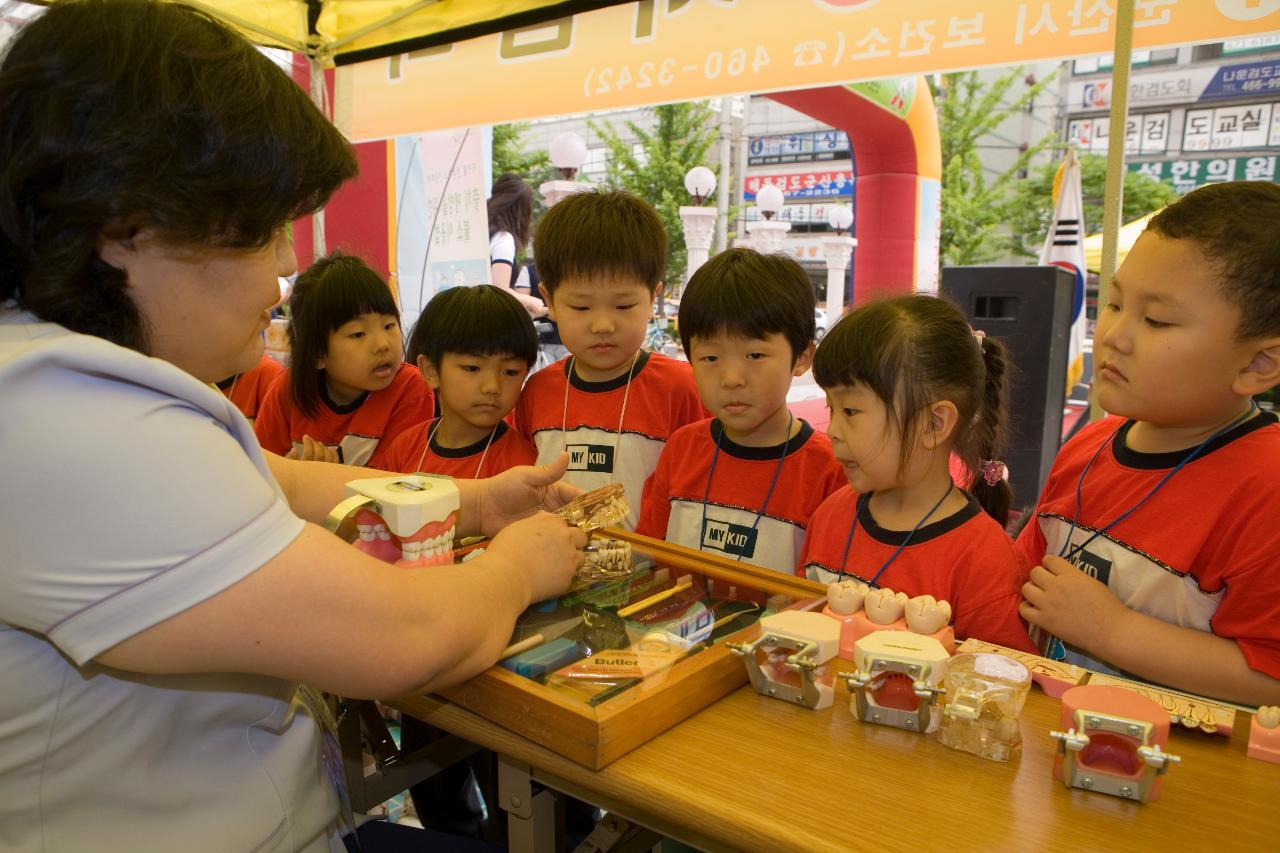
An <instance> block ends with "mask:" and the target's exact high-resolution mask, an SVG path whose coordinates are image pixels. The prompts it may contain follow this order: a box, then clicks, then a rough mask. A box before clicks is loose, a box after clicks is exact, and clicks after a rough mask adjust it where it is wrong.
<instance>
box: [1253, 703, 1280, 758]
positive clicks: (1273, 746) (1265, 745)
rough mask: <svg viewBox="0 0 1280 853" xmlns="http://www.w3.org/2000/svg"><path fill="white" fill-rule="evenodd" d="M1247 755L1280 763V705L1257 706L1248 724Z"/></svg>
mask: <svg viewBox="0 0 1280 853" xmlns="http://www.w3.org/2000/svg"><path fill="white" fill-rule="evenodd" d="M1249 757H1250V758H1257V759H1258V760H1260V761H1270V762H1272V763H1273V764H1280V706H1276V705H1263V706H1262V707H1260V708H1258V713H1257V714H1255V715H1254V717H1253V721H1252V722H1251V723H1250V724H1249Z"/></svg>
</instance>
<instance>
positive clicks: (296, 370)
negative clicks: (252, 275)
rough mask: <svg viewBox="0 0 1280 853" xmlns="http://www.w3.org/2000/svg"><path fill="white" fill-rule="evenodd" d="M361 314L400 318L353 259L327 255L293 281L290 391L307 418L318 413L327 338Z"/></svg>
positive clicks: (383, 287) (379, 283)
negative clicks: (322, 365)
mask: <svg viewBox="0 0 1280 853" xmlns="http://www.w3.org/2000/svg"><path fill="white" fill-rule="evenodd" d="M362 314H387V315H390V316H392V317H395V318H396V321H397V322H399V319H400V309H399V308H397V307H396V300H395V298H394V297H393V296H392V295H391V288H389V287H388V286H387V283H386V282H385V281H383V280H382V276H380V275H378V274H377V273H376V272H374V271H373V270H372V269H370V268H369V265H368V264H366V263H365V262H364V261H362V260H361V259H360V258H357V257H355V256H354V255H344V254H342V253H341V252H334V253H332V254H330V255H327V256H325V257H323V258H321V259H320V260H318V261H316V262H315V263H313V264H312V265H311V266H310V267H309V268H308V269H307V271H306V272H304V273H303V274H302V275H300V276H298V280H297V281H295V282H294V283H293V292H292V293H291V294H290V295H289V348H290V354H289V365H290V369H289V390H290V393H291V395H292V396H293V404H294V405H295V406H297V407H298V409H299V410H301V411H302V413H303V414H304V415H306V416H307V417H309V418H310V417H315V415H316V413H317V412H318V411H319V409H320V383H321V382H322V381H324V371H323V370H320V369H319V368H318V367H317V365H318V364H319V363H320V359H322V358H324V357H325V353H326V352H327V351H328V349H329V335H330V334H332V333H333V332H334V331H335V330H337V329H338V327H340V326H342V325H343V324H344V323H347V322H350V321H351V320H354V319H355V318H357V317H359V316H360V315H362Z"/></svg>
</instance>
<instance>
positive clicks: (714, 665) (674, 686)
mask: <svg viewBox="0 0 1280 853" xmlns="http://www.w3.org/2000/svg"><path fill="white" fill-rule="evenodd" d="M604 534H605V535H607V536H609V537H610V538H615V539H619V540H622V541H625V542H630V543H631V545H632V548H633V550H634V554H635V560H636V562H637V563H640V564H644V565H648V561H647V560H646V559H645V558H646V557H647V558H650V559H651V560H652V563H653V565H654V569H652V570H649V571H652V572H654V574H660V572H661V570H662V569H664V568H665V569H666V570H667V578H668V580H669V581H670V583H669V584H668V585H667V587H666V588H667V589H669V588H671V586H674V585H677V584H679V583H681V582H682V580H683V578H684V577H686V576H688V577H689V578H690V581H691V583H692V584H693V587H692V590H693V593H698V594H700V595H701V598H700V599H699V601H700V602H706V603H707V606H709V607H710V608H712V609H711V610H710V613H711V614H712V616H714V614H715V613H716V611H715V610H714V608H715V607H722V606H724V605H725V604H727V603H728V602H729V601H730V600H731V601H732V603H733V604H734V605H736V606H741V605H742V602H744V601H746V602H754V604H752V605H750V606H758V607H760V608H761V609H760V610H757V611H746V612H744V611H738V612H736V615H734V616H733V617H732V618H733V619H736V620H737V621H736V622H731V623H730V625H731V627H736V626H738V625H743V624H744V623H749V624H745V627H741V628H740V629H738V630H736V631H735V632H734V633H732V634H729V635H727V636H720V637H716V638H715V639H714V641H712V640H704V641H702V642H700V643H698V644H697V645H695V646H694V647H693V650H692V651H688V652H685V653H684V654H683V655H682V656H681V657H679V658H678V659H677V660H676V661H675V663H673V664H670V666H669V667H668V668H666V669H664V670H662V671H661V672H659V673H657V674H654V675H649V676H646V677H644V678H642V679H622V681H624V682H631V683H623V684H621V685H615V686H614V687H613V690H612V692H606V690H607V689H608V688H603V689H601V690H599V691H597V692H596V694H595V696H593V697H591V698H590V699H588V698H586V697H584V696H582V695H576V694H575V693H573V692H569V691H566V689H565V684H564V680H563V677H562V676H553V679H552V680H553V681H557V682H558V683H559V685H560V686H559V687H552V686H548V685H547V684H545V683H540V682H539V681H536V680H533V679H531V678H529V677H526V676H524V675H519V674H516V673H515V672H513V671H510V670H509V669H506V668H504V667H503V666H495V667H493V668H492V669H489V670H488V671H486V672H484V673H481V674H480V675H478V676H476V677H475V678H473V679H471V680H470V681H468V682H466V683H464V684H461V685H459V686H457V687H454V688H452V689H449V690H446V691H443V692H442V695H443V696H444V697H445V698H446V699H448V700H449V701H450V702H453V703H455V704H457V705H460V706H462V707H463V708H466V709H467V710H469V711H472V712H474V713H476V714H479V715H480V716H482V717H485V718H487V719H489V720H492V721H493V722H495V723H497V724H498V725H501V726H503V727H504V728H507V729H510V730H511V731H513V732H516V733H517V734H520V735H523V736H524V737H526V738H528V739H529V740H531V741H533V742H535V743H537V744H540V745H542V746H544V747H546V748H548V749H551V750H553V751H555V752H557V753H559V754H561V755H563V756H565V757H567V758H570V759H572V760H574V761H577V762H579V763H580V764H585V765H587V766H589V767H592V768H595V769H599V768H601V767H604V766H605V765H606V764H608V763H609V762H611V761H613V760H614V759H616V758H618V757H619V756H622V755H625V754H626V753H628V752H630V751H631V750H633V749H635V748H636V747H638V746H640V745H641V744H643V743H645V742H647V741H649V740H650V739H652V738H653V737H655V736H657V735H658V734H660V733H662V732H663V731H665V730H667V729H669V728H670V727H672V726H674V725H675V724H676V723H678V722H680V721H681V720H684V719H685V718H686V717H689V716H690V715H692V714H694V713H696V712H697V711H699V710H701V709H702V708H704V707H706V706H707V705H709V704H711V703H712V702H715V701H716V700H717V699H719V698H721V697H722V696H724V695H726V694H727V693H729V692H730V691H732V690H734V689H735V688H737V687H739V686H741V685H743V684H745V683H746V682H747V671H746V667H745V666H744V664H743V661H742V659H741V658H739V657H737V656H735V655H734V654H733V653H732V652H731V651H730V650H729V649H728V648H726V646H725V642H726V641H733V642H741V641H746V640H752V639H755V637H756V636H758V633H759V628H758V626H757V625H756V624H755V622H756V621H757V620H758V618H759V616H760V615H762V614H763V613H764V612H765V611H766V608H767V609H768V610H773V609H777V608H779V607H794V606H807V605H809V604H811V603H813V602H814V601H815V600H817V599H821V598H822V597H823V596H824V595H825V594H826V588H825V587H824V586H822V585H821V584H818V583H815V582H813V581H809V580H805V579H803V578H799V577H795V576H793V575H784V574H781V573H779V572H774V571H769V570H768V569H762V568H759V567H757V566H751V565H745V564H742V563H737V562H734V561H732V560H728V559H725V558H722V557H718V556H715V555H711V554H707V553H703V552H698V551H692V550H689V549H687V548H682V547H680V546H676V545H670V544H668V543H666V542H661V541H658V540H654V539H649V538H647V537H644V536H638V535H636V534H634V533H629V532H626V531H622V530H616V529H609V530H607V531H604ZM652 576H653V575H649V577H652ZM654 592H655V591H654V589H653V588H650V589H642V590H639V591H638V592H635V593H633V594H629V595H627V596H626V598H627V600H626V603H623V602H621V601H619V602H618V603H617V606H606V607H603V608H599V609H604V610H606V611H608V610H612V611H613V612H615V613H616V612H618V611H621V612H622V614H623V615H627V614H628V612H629V607H628V605H630V606H631V607H632V608H633V607H634V605H635V604H637V603H639V602H642V601H645V600H649V599H651V598H652V597H653V596H654ZM657 592H658V593H659V595H658V597H659V598H661V593H662V592H663V590H662V589H658V590H657ZM681 594H690V593H689V591H688V590H683V591H682V592H681ZM563 600H564V599H561V600H560V601H563ZM766 600H767V604H766ZM715 602H719V603H715ZM657 606H658V605H654V607H657ZM725 612H730V611H728V610H726V611H725ZM526 616H529V617H531V618H532V617H533V616H536V614H533V610H532V609H531V611H529V612H527V613H526ZM638 618H644V616H643V613H641V614H639V616H638ZM729 618H730V617H727V616H726V617H723V619H721V620H714V618H713V619H712V621H713V622H716V623H718V621H724V619H729ZM627 625H628V632H627V633H628V635H632V636H634V633H633V630H632V628H633V623H631V622H628V623H627ZM531 630H532V629H531V628H530V626H529V623H528V622H526V620H524V619H522V621H521V626H518V627H517V630H516V633H515V635H513V640H512V641H513V643H515V642H517V641H519V640H521V639H523V635H525V634H528V633H530V631H531ZM601 654H607V652H598V653H597V655H601ZM561 671H563V670H561ZM577 684H579V682H575V683H574V686H575V687H576V686H577ZM602 694H603V695H602Z"/></svg>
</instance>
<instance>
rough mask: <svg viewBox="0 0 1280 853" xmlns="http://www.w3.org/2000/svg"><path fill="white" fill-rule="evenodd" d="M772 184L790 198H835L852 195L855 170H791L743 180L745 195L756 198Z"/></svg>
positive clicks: (750, 176) (751, 176)
mask: <svg viewBox="0 0 1280 853" xmlns="http://www.w3.org/2000/svg"><path fill="white" fill-rule="evenodd" d="M766 185H772V186H775V187H777V188H778V189H780V190H782V194H783V195H784V196H786V197H787V198H788V199H796V198H834V197H838V196H847V195H852V193H853V172H852V171H850V170H849V169H834V170H827V171H822V172H790V173H787V174H784V175H748V176H747V178H746V180H744V181H743V182H742V188H743V195H744V197H745V198H746V199H747V200H748V201H750V200H754V199H755V197H756V193H757V192H759V191H760V188H761V187H763V186H766Z"/></svg>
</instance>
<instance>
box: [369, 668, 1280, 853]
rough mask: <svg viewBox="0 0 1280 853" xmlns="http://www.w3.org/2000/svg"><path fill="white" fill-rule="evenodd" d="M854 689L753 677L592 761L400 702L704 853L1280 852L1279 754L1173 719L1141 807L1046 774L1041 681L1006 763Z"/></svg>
mask: <svg viewBox="0 0 1280 853" xmlns="http://www.w3.org/2000/svg"><path fill="white" fill-rule="evenodd" d="M849 698H850V695H849V693H848V692H847V691H846V690H845V689H844V687H843V684H842V683H841V684H840V686H838V687H837V690H836V702H835V705H834V706H833V707H832V708H829V709H827V710H824V711H810V710H808V709H805V708H800V707H795V706H792V705H788V704H786V703H785V702H782V701H779V700H776V699H768V698H765V697H763V696H760V695H759V694H757V693H756V692H754V690H753V689H752V688H751V687H743V688H741V689H739V690H736V691H734V692H733V693H731V694H729V695H728V696H726V697H725V698H724V699H722V700H721V701H719V702H717V703H715V704H713V705H711V706H710V707H708V708H706V709H705V710H703V711H701V712H699V713H697V714H695V715H694V716H692V717H690V718H689V719H688V720H686V721H685V722H683V723H681V724H679V725H678V726H676V727H675V728H673V729H671V730H669V731H667V732H666V733H664V734H662V735H659V736H658V737H656V738H654V739H653V740H652V741H650V742H649V743H647V744H645V745H644V746H642V747H640V748H639V749H637V750H635V751H634V752H631V753H629V754H627V755H625V756H623V757H622V758H620V759H618V760H617V761H615V762H613V763H612V764H610V765H609V766H607V767H605V768H604V769H603V770H598V771H597V770H590V769H588V768H586V767H583V766H581V765H579V764H576V763H574V762H572V761H569V760H568V759H565V758H562V757H560V756H559V755H557V754H555V753H553V752H551V751H550V750H547V749H545V748H543V747H541V746H539V745H537V744H534V743H532V742H531V741H528V740H526V739H524V738H522V737H520V736H518V735H514V734H512V733H510V732H509V731H507V730H505V729H503V728H502V727H500V726H498V725H495V724H494V723H491V722H489V721H488V720H485V719H483V718H481V717H479V716H477V715H475V714H472V713H470V712H468V711H466V710H463V709H462V708H459V707H457V706H455V705H451V704H450V703H448V702H445V701H442V700H439V699H437V698H434V697H422V698H414V699H405V700H401V701H399V702H396V703H394V704H395V705H396V706H397V707H399V708H401V709H402V710H404V711H406V712H408V713H411V714H413V715H415V716H418V717H421V718H422V719H424V720H427V721H429V722H431V723H433V724H435V725H437V726H440V727H441V728H444V729H447V730H449V731H452V732H454V733H455V734H458V735H460V736H462V737H465V738H467V739H468V740H471V741H473V742H475V743H478V744H480V745H482V746H485V747H488V748H490V749H493V750H495V751H496V752H498V753H500V754H503V755H506V756H508V757H510V758H512V759H515V760H517V761H519V762H522V763H525V764H528V765H529V766H530V767H531V768H533V775H534V777H535V778H537V779H539V780H541V781H543V782H544V783H545V784H547V785H549V786H550V787H553V788H556V789H558V790H562V791H565V792H566V793H569V794H572V795H575V796H580V797H581V798H583V799H587V800H588V801H590V802H593V803H595V804H596V805H598V806H601V807H602V808H606V809H609V810H611V811H615V812H617V813H618V814H621V815H622V816H624V817H627V818H629V819H631V820H633V821H635V822H637V823H640V824H642V825H644V826H647V827H649V828H650V829H653V830H656V831H658V832H661V833H663V834H666V835H669V836H671V837H673V838H678V839H680V840H683V841H685V842H686V843H689V844H692V845H694V846H696V847H700V848H703V849H709V850H720V849H733V850H749V851H758V850H769V851H772V850H804V851H822V850H850V849H872V850H876V851H893V850H903V851H912V853H916V852H917V851H928V850H941V849H947V850H1017V851H1028V850H1035V851H1039V850H1162V851H1166V850H1215V851H1218V850H1259V851H1261V850H1278V849H1280V834H1278V832H1277V826H1276V824H1278V823H1280V764H1269V763H1266V762H1262V761H1258V760H1256V759H1252V758H1248V757H1246V755H1245V745H1246V741H1247V738H1248V729H1249V721H1250V719H1251V718H1250V716H1249V715H1247V714H1245V713H1242V712H1241V713H1237V715H1236V723H1235V730H1234V732H1233V735H1232V737H1231V738H1230V739H1227V738H1225V737H1221V736H1215V735H1206V734H1201V733H1199V732H1192V731H1186V730H1184V729H1181V728H1178V727H1175V729H1176V730H1175V731H1174V732H1173V733H1172V734H1171V736H1170V742H1169V745H1168V750H1167V751H1169V752H1172V753H1174V754H1175V755H1179V756H1181V757H1182V764H1180V765H1177V766H1174V767H1172V768H1170V770H1169V771H1168V774H1167V775H1166V776H1165V783H1164V790H1163V793H1162V795H1161V797H1160V799H1159V800H1157V801H1156V802H1154V803H1148V804H1145V805H1141V804H1137V803H1132V802H1128V801H1125V800H1120V799H1117V798H1115V797H1110V796H1106V795H1103V794H1093V793H1089V792H1086V791H1081V790H1073V789H1068V788H1066V787H1064V786H1063V785H1062V784H1061V783H1060V782H1057V781H1056V780H1054V779H1053V778H1052V775H1051V768H1052V764H1053V756H1054V751H1055V749H1056V744H1057V742H1056V741H1055V740H1053V739H1051V738H1050V737H1049V731H1050V730H1051V729H1060V728H1061V726H1060V725H1059V714H1060V704H1059V702H1058V701H1057V700H1054V699H1050V698H1049V697H1047V696H1045V695H1044V694H1043V693H1042V692H1041V691H1040V690H1039V689H1038V688H1033V689H1032V691H1031V695H1030V697H1029V698H1028V700H1027V705H1026V708H1025V709H1024V710H1023V714H1022V717H1021V721H1020V722H1021V728H1022V739H1023V744H1022V751H1021V755H1020V756H1018V757H1015V758H1014V759H1013V760H1011V761H1010V762H1008V763H999V762H994V761H987V760H984V759H981V758H978V757H976V756H973V755H969V754H967V753H962V752H956V751H954V750H951V749H948V748H946V747H944V746H942V745H941V744H939V743H938V742H937V739H936V735H925V736H921V735H917V734H913V733H910V732H906V731H902V730H899V729H892V728H887V727H884V726H877V725H866V724H861V723H859V722H857V721H856V720H855V719H854V718H853V716H852V715H851V713H850V711H849Z"/></svg>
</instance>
